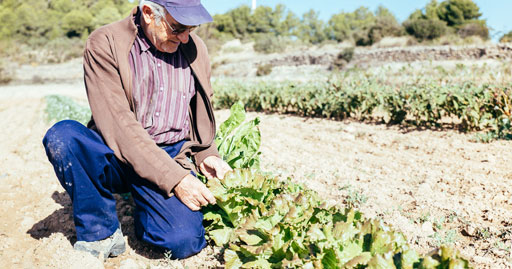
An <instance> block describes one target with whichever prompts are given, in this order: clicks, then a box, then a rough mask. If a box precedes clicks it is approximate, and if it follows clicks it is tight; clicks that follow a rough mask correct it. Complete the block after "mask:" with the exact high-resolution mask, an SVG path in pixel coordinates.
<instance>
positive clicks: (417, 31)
mask: <svg viewBox="0 0 512 269" xmlns="http://www.w3.org/2000/svg"><path fill="white" fill-rule="evenodd" d="M404 28H405V31H406V32H407V33H408V34H410V35H412V36H414V37H416V38H417V39H418V40H419V41H423V40H432V39H435V38H438V37H440V36H442V35H444V33H445V32H446V31H447V28H446V23H445V22H444V21H441V20H430V19H413V20H407V21H405V22H404Z"/></svg>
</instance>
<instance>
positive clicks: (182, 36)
mask: <svg viewBox="0 0 512 269" xmlns="http://www.w3.org/2000/svg"><path fill="white" fill-rule="evenodd" d="M142 14H143V19H144V21H145V25H143V29H144V32H145V34H146V36H147V38H148V39H149V40H150V41H151V43H152V44H153V45H154V46H155V47H156V49H157V50H159V51H162V52H167V53H173V52H175V51H176V50H177V49H178V46H179V45H180V43H187V42H188V38H189V35H190V31H189V30H184V28H185V26H183V25H180V24H179V23H178V22H177V21H176V20H174V18H172V17H171V15H169V14H168V13H167V12H166V13H165V17H164V18H162V19H161V21H160V23H158V24H157V23H156V21H155V16H154V14H153V12H152V10H151V9H150V8H149V7H147V6H144V7H143V8H142ZM165 20H166V21H167V22H166V21H165ZM173 28H174V29H173ZM173 30H178V31H174V32H173ZM183 30H184V31H183Z"/></svg>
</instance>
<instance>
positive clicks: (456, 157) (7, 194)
mask: <svg viewBox="0 0 512 269" xmlns="http://www.w3.org/2000/svg"><path fill="white" fill-rule="evenodd" d="M48 94H66V95H71V96H74V97H78V98H85V96H84V91H83V86H81V84H79V83H77V84H53V85H31V86H23V85H19V86H8V87H0V117H1V118H2V119H3V121H4V128H3V131H2V132H1V134H0V135H1V137H0V158H1V160H0V182H1V183H2V184H0V219H2V222H1V223H0V268H103V267H105V268H118V267H122V268H139V267H142V268H146V267H150V268H158V267H165V266H167V267H174V268H182V267H184V266H188V267H191V268H194V267H206V266H215V265H218V262H217V261H216V260H215V253H216V251H214V250H212V249H211V248H208V249H206V250H204V251H203V252H201V253H200V254H199V255H198V256H195V257H193V258H189V259H187V260H184V261H169V260H167V259H165V257H164V256H163V255H162V254H161V253H159V252H158V251H156V250H154V249H152V248H151V247H149V246H147V245H144V244H142V243H140V242H138V241H137V240H136V239H135V237H134V233H133V228H132V224H133V219H132V217H131V216H130V213H131V210H132V209H133V208H132V206H131V204H130V201H124V200H123V199H121V198H119V199H118V201H119V205H118V212H119V213H120V220H121V222H122V224H123V232H124V234H125V235H126V237H125V238H126V239H127V241H128V245H129V249H128V251H127V252H126V253H125V254H123V255H122V256H120V257H118V258H115V259H109V260H108V261H107V262H106V263H104V264H102V263H101V262H99V261H98V260H97V259H96V258H94V257H92V256H90V255H86V254H82V253H79V252H75V251H73V249H72V244H73V243H74V242H75V241H76V237H75V236H74V226H73V222H72V210H71V207H70V200H69V198H68V196H67V195H66V194H65V193H64V190H63V189H62V187H61V186H60V185H59V184H58V181H57V179H56V177H55V174H54V172H53V170H52V167H51V166H50V164H49V163H48V162H47V159H46V155H45V153H44V150H43V148H42V145H41V139H42V137H43V135H44V133H45V132H46V130H47V129H48V128H49V127H50V124H48V123H46V122H45V121H44V113H43V111H44V108H45V103H44V96H45V95H48ZM228 113H229V112H228V111H217V117H218V122H221V121H222V120H223V119H225V118H226V117H227V115H228ZM250 116H251V117H255V116H259V117H260V118H261V120H262V123H261V132H262V152H263V154H262V166H263V168H264V169H266V170H269V171H274V172H275V173H276V174H278V175H280V176H282V177H283V178H285V177H287V176H289V177H291V178H292V179H293V180H295V181H297V182H303V183H304V184H306V185H307V186H309V187H311V188H313V189H315V190H316V191H318V192H319V193H320V194H322V195H323V196H325V197H326V199H327V200H329V201H330V202H332V203H350V204H353V205H356V206H359V207H360V209H361V210H362V211H363V212H364V213H365V215H366V216H367V217H381V218H382V219H383V220H384V222H385V223H388V224H389V225H391V226H393V227H394V228H395V229H397V230H400V231H402V232H403V233H404V234H405V235H406V236H407V238H408V239H409V242H410V243H411V244H412V245H413V246H414V247H415V248H417V249H418V250H419V251H420V252H422V253H426V252H428V251H430V250H432V249H434V248H435V247H436V246H437V244H439V243H454V244H455V245H456V246H457V247H458V248H459V249H460V250H461V251H462V253H463V255H464V256H466V257H468V258H470V259H471V261H472V262H473V264H474V266H475V267H477V268H512V265H511V263H510V258H511V257H510V255H511V252H510V248H511V244H512V221H511V219H512V210H511V209H512V200H511V199H510V198H511V188H510V187H509V182H510V180H512V168H511V167H512V166H511V165H510V160H511V159H512V151H511V150H510V149H511V148H512V142H510V141H497V142H493V143H491V144H477V143H472V142H470V139H471V138H472V135H465V134H460V133H457V132H453V131H443V132H435V131H408V132H406V131H404V130H400V129H399V128H397V127H390V128H388V127H386V126H383V125H371V124H362V123H357V122H349V121H346V122H334V121H329V120H320V119H304V118H299V117H290V116H281V115H265V114H256V113H250ZM130 266H131V267H130Z"/></svg>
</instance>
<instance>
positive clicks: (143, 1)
mask: <svg viewBox="0 0 512 269" xmlns="http://www.w3.org/2000/svg"><path fill="white" fill-rule="evenodd" d="M143 6H148V7H149V8H151V10H152V11H153V14H154V15H155V22H156V25H160V22H162V18H164V17H165V14H166V12H167V11H165V8H164V7H163V6H162V5H159V4H157V3H155V2H151V1H148V0H140V2H139V9H140V10H141V11H142V7H143Z"/></svg>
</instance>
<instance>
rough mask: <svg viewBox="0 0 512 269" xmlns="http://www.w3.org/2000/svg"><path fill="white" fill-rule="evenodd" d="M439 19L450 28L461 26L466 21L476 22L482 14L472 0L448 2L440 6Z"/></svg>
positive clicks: (449, 0)
mask: <svg viewBox="0 0 512 269" xmlns="http://www.w3.org/2000/svg"><path fill="white" fill-rule="evenodd" d="M437 15H438V17H439V19H441V20H443V21H445V22H446V23H447V24H448V26H455V27H456V26H460V25H463V24H464V23H465V22H466V21H470V20H476V19H478V18H479V17H480V16H482V13H480V8H479V7H478V6H477V5H476V4H475V3H474V2H473V1H472V0H448V1H444V2H442V3H441V4H439V7H438V9H437Z"/></svg>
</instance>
